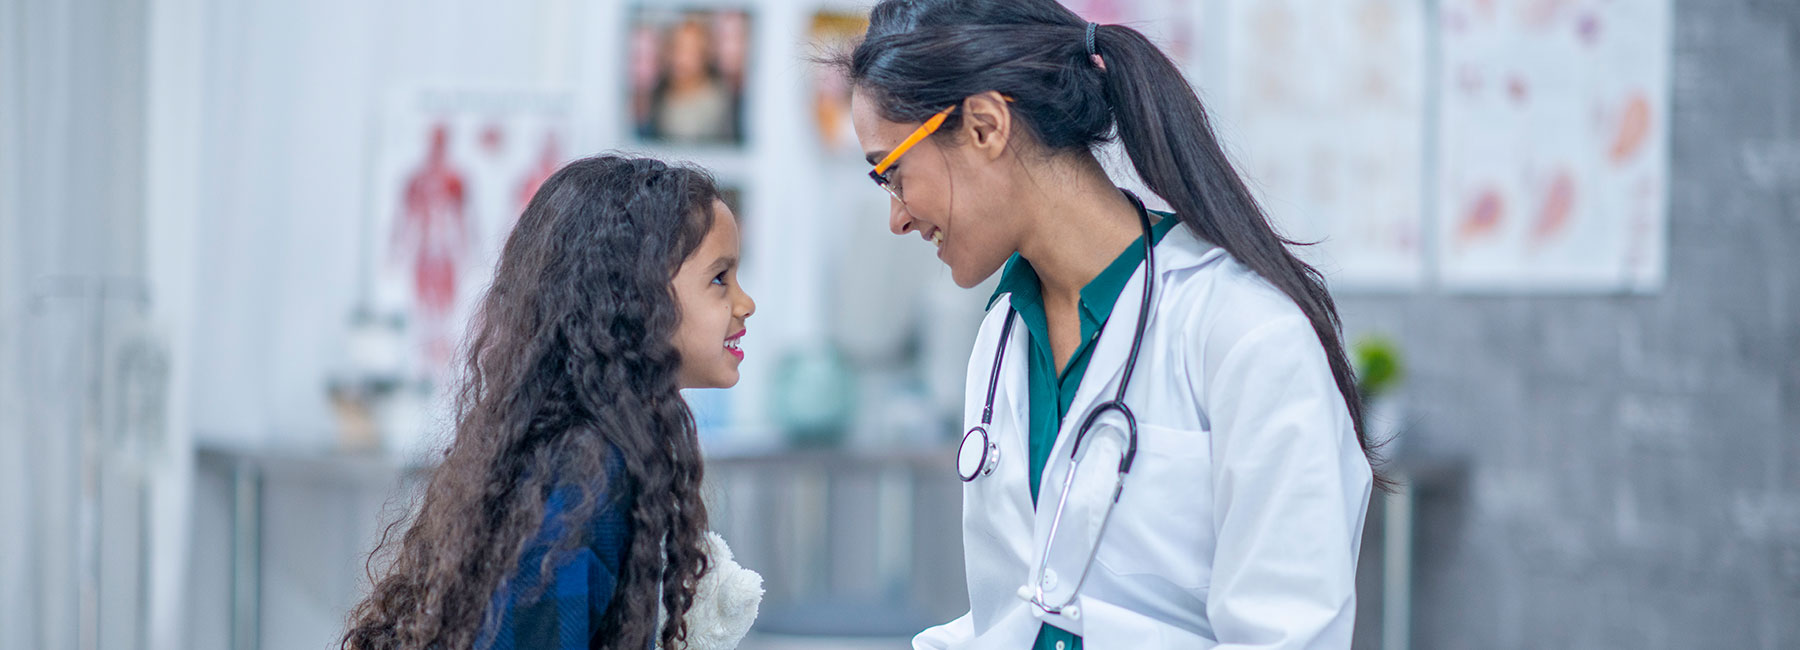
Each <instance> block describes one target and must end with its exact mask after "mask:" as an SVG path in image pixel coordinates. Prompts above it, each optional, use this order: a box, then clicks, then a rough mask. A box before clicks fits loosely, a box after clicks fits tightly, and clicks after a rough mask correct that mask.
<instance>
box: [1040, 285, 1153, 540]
mask: <svg viewBox="0 0 1800 650" xmlns="http://www.w3.org/2000/svg"><path fill="white" fill-rule="evenodd" d="M1151 298H1152V300H1155V299H1156V296H1151ZM1143 300H1144V265H1143V264H1139V265H1138V269H1137V271H1136V272H1135V273H1133V274H1132V276H1131V279H1130V280H1129V281H1127V282H1126V283H1125V288H1124V289H1123V290H1121V291H1120V292H1119V297H1118V299H1117V300H1115V301H1114V302H1113V308H1112V315H1111V316H1108V317H1107V319H1106V325H1105V327H1103V328H1102V329H1101V330H1100V340H1098V341H1095V342H1094V351H1093V357H1092V358H1091V359H1090V360H1089V361H1088V367H1087V373H1086V374H1084V375H1082V378H1081V386H1080V388H1077V389H1076V390H1075V399H1074V401H1072V402H1070V403H1069V413H1068V415H1067V416H1064V417H1063V422H1062V428H1060V429H1058V430H1057V432H1056V443H1055V444H1054V445H1052V446H1051V448H1050V462H1048V463H1046V464H1045V465H1044V475H1043V477H1042V479H1041V480H1040V481H1039V482H1038V504H1039V508H1038V510H1039V511H1040V512H1043V511H1045V510H1050V509H1054V508H1055V501H1054V497H1053V496H1052V495H1054V494H1055V493H1056V491H1058V490H1060V489H1061V485H1062V480H1063V472H1064V471H1065V470H1067V469H1068V467H1069V446H1070V445H1072V444H1074V443H1075V431H1076V429H1079V428H1081V422H1082V420H1085V419H1087V415H1088V412H1089V411H1092V410H1093V409H1094V406H1096V405H1098V404H1099V403H1101V402H1104V401H1107V400H1110V399H1112V397H1113V392H1115V391H1117V390H1118V389H1119V388H1118V387H1119V379H1120V378H1121V377H1122V376H1123V375H1124V374H1125V358H1126V357H1127V356H1130V354H1131V340H1132V338H1133V336H1134V335H1136V334H1137V318H1138V312H1139V309H1140V307H1141V305H1142V303H1143ZM1155 311H1156V305H1155V303H1154V302H1153V303H1151V316H1152V318H1151V322H1150V323H1147V324H1146V327H1145V332H1144V335H1145V337H1148V336H1149V335H1150V332H1149V328H1150V327H1154V326H1155V320H1156V319H1155V318H1154V316H1155ZM1144 362H1145V359H1143V358H1139V359H1138V364H1139V366H1140V367H1139V371H1140V372H1141V371H1142V370H1143V369H1142V365H1143V364H1144ZM1045 506H1048V507H1045ZM1038 519H1039V522H1038V523H1039V526H1038V527H1039V528H1044V527H1045V526H1047V525H1048V523H1049V522H1048V521H1047V519H1046V518H1045V517H1039V518H1038Z"/></svg>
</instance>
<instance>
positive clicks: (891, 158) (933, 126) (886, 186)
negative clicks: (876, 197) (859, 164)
mask: <svg viewBox="0 0 1800 650" xmlns="http://www.w3.org/2000/svg"><path fill="white" fill-rule="evenodd" d="M1000 98H1001V99H1004V100H1006V101H1008V102H1011V101H1012V100H1013V98H1011V97H1007V96H1005V95H1001V96H1000ZM961 106H962V102H957V103H955V104H952V105H950V106H949V107H948V108H945V109H944V110H941V111H938V112H937V114H935V115H932V116H931V117H930V118H928V119H926V120H925V123H924V124H920V125H919V128H916V129H913V132H912V135H908V136H906V139H905V140H901V141H900V146H898V147H894V150H893V151H890V152H888V155H887V157H885V158H882V159H881V162H878V163H875V168H874V169H871V170H869V178H871V179H874V181H875V184H876V185H877V186H880V187H881V189H883V190H887V193H888V195H889V196H892V197H894V200H895V201H899V202H901V203H905V202H906V199H903V198H900V193H899V192H897V191H895V190H894V181H893V179H891V178H888V175H887V172H888V170H889V169H892V168H893V166H894V163H896V162H899V161H900V156H903V155H905V154H906V152H907V151H908V150H911V149H912V148H913V145H916V144H919V141H921V140H924V139H925V138H928V137H931V134H933V133H936V132H937V130H938V127H941V126H943V125H944V120H945V119H946V118H949V117H950V114H951V113H953V112H955V111H956V109H957V108H959V107H961Z"/></svg>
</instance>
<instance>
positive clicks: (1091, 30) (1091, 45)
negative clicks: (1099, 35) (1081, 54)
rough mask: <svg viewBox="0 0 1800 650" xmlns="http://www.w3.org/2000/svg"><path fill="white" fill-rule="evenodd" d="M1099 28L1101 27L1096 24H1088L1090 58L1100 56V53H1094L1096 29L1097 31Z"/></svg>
mask: <svg viewBox="0 0 1800 650" xmlns="http://www.w3.org/2000/svg"><path fill="white" fill-rule="evenodd" d="M1098 27H1099V25H1096V24H1094V23H1088V26H1087V52H1088V56H1098V55H1099V54H1100V53H1099V52H1095V51H1094V29H1096V28H1098Z"/></svg>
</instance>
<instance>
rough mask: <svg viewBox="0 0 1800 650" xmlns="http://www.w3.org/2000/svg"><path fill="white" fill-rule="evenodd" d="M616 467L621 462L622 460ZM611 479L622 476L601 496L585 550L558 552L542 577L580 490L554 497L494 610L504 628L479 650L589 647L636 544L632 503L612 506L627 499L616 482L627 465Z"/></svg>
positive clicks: (496, 625) (486, 635) (494, 627)
mask: <svg viewBox="0 0 1800 650" xmlns="http://www.w3.org/2000/svg"><path fill="white" fill-rule="evenodd" d="M615 461H616V457H615ZM613 465H615V466H616V467H611V468H609V470H610V471H609V472H608V474H610V475H611V476H613V477H615V480H614V481H613V482H612V485H609V486H608V490H609V492H611V494H608V493H602V494H599V495H596V497H597V498H598V499H599V503H600V504H601V505H600V506H599V509H598V510H596V511H595V513H594V516H593V517H591V518H590V519H589V520H588V521H587V522H586V524H587V530H586V534H585V537H584V538H583V541H582V544H581V545H580V546H577V547H575V548H574V549H571V550H569V551H564V552H562V553H559V554H558V555H559V556H558V557H557V558H555V559H554V560H553V561H552V563H551V565H552V566H553V567H554V569H553V570H554V574H553V575H550V576H548V577H547V578H546V576H543V575H542V571H541V569H542V567H543V561H544V556H545V554H547V553H549V552H550V551H551V547H552V546H553V545H554V544H555V541H556V540H557V539H558V538H560V537H561V536H562V534H563V531H565V530H567V529H568V527H569V526H570V525H571V524H573V523H574V522H570V521H567V518H566V517H564V516H563V513H564V512H566V511H567V510H568V509H569V508H570V507H573V506H574V505H575V503H576V500H577V499H579V498H581V494H580V492H579V490H578V489H577V488H574V487H563V488H558V489H556V490H554V491H552V492H551V495H550V500H549V501H548V502H547V503H546V504H545V505H544V524H543V526H542V527H541V529H540V530H539V532H538V536H537V539H535V540H534V541H533V542H532V545H531V546H530V547H529V548H527V549H526V550H525V554H524V555H523V556H521V557H520V558H519V566H518V568H517V569H516V572H515V573H514V575H513V576H512V577H510V578H508V579H507V580H506V581H505V582H503V583H501V585H500V589H499V590H498V591H497V592H495V594H494V600H493V603H492V604H491V605H490V607H491V608H493V609H494V610H496V611H498V612H499V618H498V619H497V621H496V620H495V619H493V618H491V617H490V619H489V622H488V624H487V625H488V627H487V629H484V631H483V634H482V635H481V639H482V641H483V643H482V644H481V646H480V647H484V648H488V649H490V650H515V649H517V650H525V649H527V648H529V649H531V650H580V649H584V648H587V647H589V645H590V642H591V641H592V640H593V638H594V633H595V632H596V631H598V630H599V629H600V620H601V618H602V617H603V616H604V615H605V614H606V607H607V605H609V604H611V603H612V597H613V588H614V587H615V586H616V585H617V583H618V577H619V567H620V563H621V561H622V560H623V559H624V556H625V546H626V544H627V543H629V541H630V539H631V529H630V526H629V520H628V519H627V518H626V513H627V511H628V510H629V509H630V504H629V502H627V501H625V500H623V499H613V498H612V494H618V493H620V492H619V490H620V485H621V484H620V483H619V482H618V481H617V480H616V477H621V476H623V474H624V469H625V468H624V465H623V463H618V462H615V463H613Z"/></svg>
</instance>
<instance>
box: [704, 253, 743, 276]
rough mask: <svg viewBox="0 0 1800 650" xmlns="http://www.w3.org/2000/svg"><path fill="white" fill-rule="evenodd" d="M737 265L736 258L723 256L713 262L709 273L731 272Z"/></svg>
mask: <svg viewBox="0 0 1800 650" xmlns="http://www.w3.org/2000/svg"><path fill="white" fill-rule="evenodd" d="M737 263H738V258H736V257H733V256H729V255H728V256H725V257H721V258H719V259H717V260H714V261H713V263H712V266H711V267H709V268H711V269H712V270H711V271H710V272H712V273H721V272H724V271H728V270H731V269H732V268H735V267H736V266H737Z"/></svg>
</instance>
